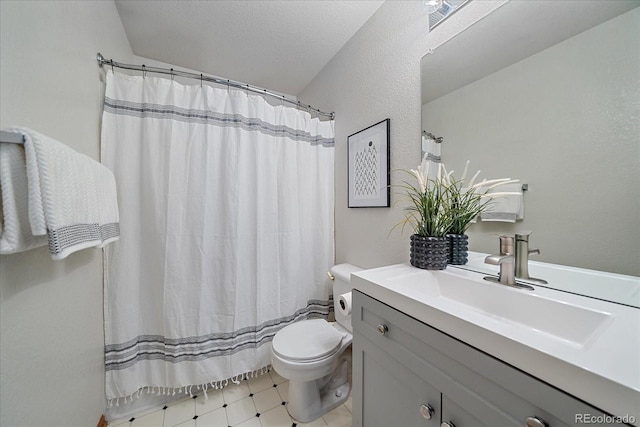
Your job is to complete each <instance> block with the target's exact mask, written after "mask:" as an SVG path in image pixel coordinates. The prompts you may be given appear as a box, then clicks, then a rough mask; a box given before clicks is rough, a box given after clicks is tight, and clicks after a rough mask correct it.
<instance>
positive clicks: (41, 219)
mask: <svg viewBox="0 0 640 427" xmlns="http://www.w3.org/2000/svg"><path fill="white" fill-rule="evenodd" d="M9 131H10V132H15V133H20V134H22V135H23V136H24V139H25V142H24V147H23V149H24V161H25V163H26V177H27V183H28V186H27V188H26V190H27V191H26V192H25V188H24V185H22V184H20V185H18V186H15V187H14V188H15V190H16V191H20V192H21V193H22V194H16V199H19V200H21V201H22V203H24V200H28V220H29V224H30V231H31V234H32V235H33V236H44V235H46V236H47V237H48V243H49V252H50V253H51V257H52V258H53V259H54V260H58V259H63V258H66V257H67V256H68V255H69V254H72V253H73V252H76V251H78V250H80V249H84V248H88V247H94V246H97V247H102V246H104V245H106V244H107V243H110V242H113V241H115V240H117V239H118V238H119V235H120V226H119V215H118V204H117V196H116V184H115V178H114V176H113V174H112V173H111V171H110V170H109V169H107V168H106V167H104V166H103V165H101V164H100V163H98V162H96V161H95V160H93V159H91V158H90V157H88V156H85V155H83V154H80V153H77V152H75V151H73V150H72V149H70V148H69V147H67V146H66V145H64V144H62V143H60V142H58V141H55V140H53V139H51V138H49V137H47V136H44V135H41V134H39V133H38V132H35V131H33V130H30V129H25V128H12V129H9ZM3 145H7V144H3ZM3 151H5V150H4V149H3ZM13 151H15V149H11V152H13ZM4 175H5V174H4V168H3V173H2V178H3V184H2V185H3V187H4ZM3 193H4V191H3ZM9 202H10V201H9ZM4 203H5V200H4V195H3V216H4V222H5V226H4V227H3V231H4V228H5V227H6V225H7V224H13V223H16V224H21V223H22V222H24V209H21V210H20V209H14V208H13V207H11V206H9V209H7V207H6V206H4ZM10 203H11V202H10ZM14 204H15V203H14ZM8 214H11V215H12V216H13V215H19V216H20V219H15V218H9V219H7V215H8ZM23 228H24V227H23ZM3 236H4V233H3ZM25 240H28V237H26V238H25ZM25 249H28V248H17V249H16V250H11V251H8V252H2V253H13V252H17V251H20V250H25Z"/></svg>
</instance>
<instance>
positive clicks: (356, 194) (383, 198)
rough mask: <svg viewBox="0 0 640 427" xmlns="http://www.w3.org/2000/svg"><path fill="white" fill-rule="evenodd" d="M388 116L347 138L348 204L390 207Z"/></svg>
mask: <svg viewBox="0 0 640 427" xmlns="http://www.w3.org/2000/svg"><path fill="white" fill-rule="evenodd" d="M389 122H390V120H389V119H385V120H383V121H381V122H379V123H376V124H375V125H371V126H369V127H368V128H366V129H363V130H361V131H360V132H356V133H354V134H353V135H350V136H349V137H347V151H348V153H349V162H348V168H349V169H348V171H349V207H350V208H374V207H385V208H388V207H389V199H390V197H389V194H390V193H391V189H390V188H389V174H390V170H389V165H390V161H389Z"/></svg>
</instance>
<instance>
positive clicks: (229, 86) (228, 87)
mask: <svg viewBox="0 0 640 427" xmlns="http://www.w3.org/2000/svg"><path fill="white" fill-rule="evenodd" d="M229 89H231V84H230V82H229V79H227V92H229Z"/></svg>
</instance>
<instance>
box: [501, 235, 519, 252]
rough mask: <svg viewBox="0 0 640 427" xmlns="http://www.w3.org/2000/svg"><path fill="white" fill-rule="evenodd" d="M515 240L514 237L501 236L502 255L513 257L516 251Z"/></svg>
mask: <svg viewBox="0 0 640 427" xmlns="http://www.w3.org/2000/svg"><path fill="white" fill-rule="evenodd" d="M514 240H515V239H514V238H513V236H505V235H502V236H500V255H513V254H515V251H514V244H515V243H514Z"/></svg>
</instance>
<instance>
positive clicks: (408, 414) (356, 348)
mask: <svg viewBox="0 0 640 427" xmlns="http://www.w3.org/2000/svg"><path fill="white" fill-rule="evenodd" d="M353 390H354V391H353V426H354V427H391V426H402V427H413V426H419V427H437V426H439V425H440V392H439V391H438V390H436V389H435V388H434V387H433V386H431V385H430V384H428V383H426V382H425V381H423V380H421V379H420V378H419V377H418V376H417V375H415V374H414V373H413V372H411V371H410V370H409V369H407V368H406V367H405V366H403V365H401V364H400V363H399V362H398V361H397V360H395V359H393V358H392V357H390V356H389V355H388V354H387V353H385V352H384V351H382V350H380V348H378V347H376V346H375V345H374V344H372V343H371V341H369V340H367V339H366V338H363V337H361V336H358V335H357V334H356V336H355V337H354V342H353ZM428 407H429V408H431V409H432V411H431V414H429V412H430V411H429V409H427V408H428ZM429 418H430V419H429Z"/></svg>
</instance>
